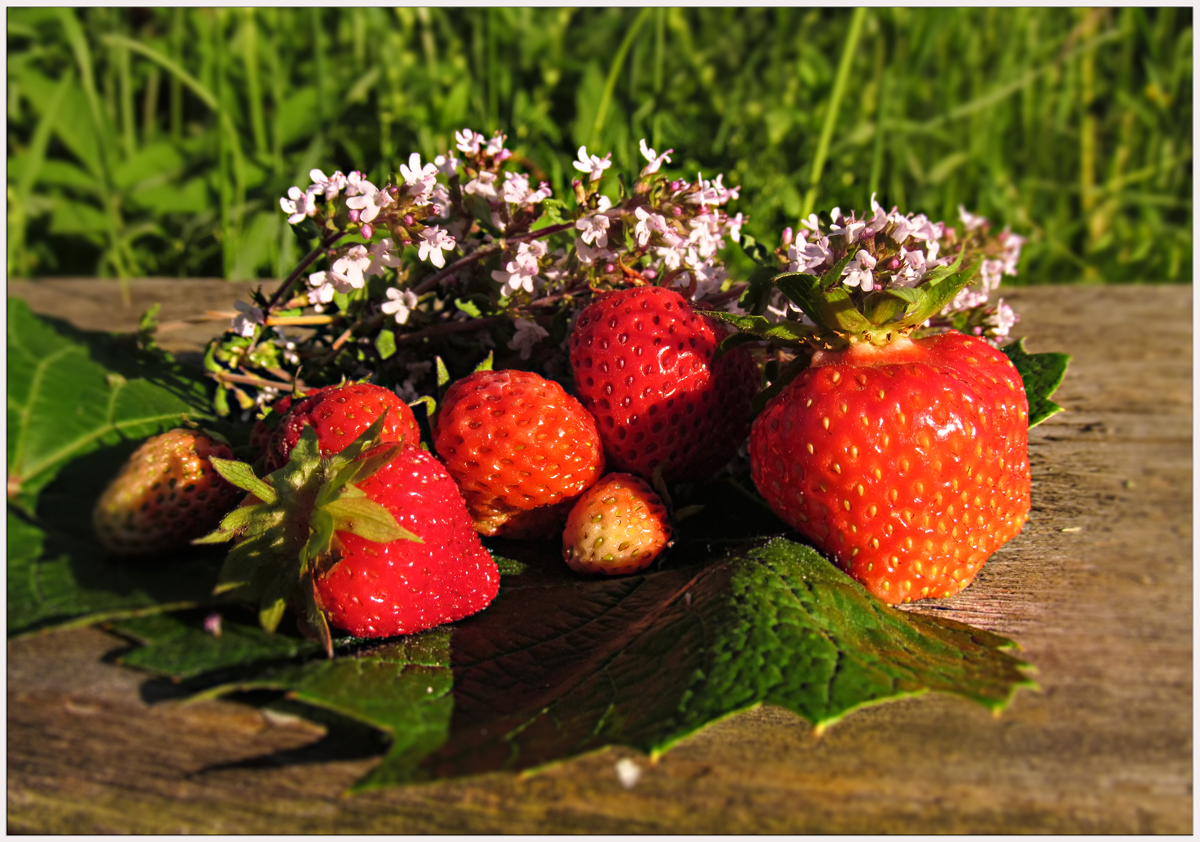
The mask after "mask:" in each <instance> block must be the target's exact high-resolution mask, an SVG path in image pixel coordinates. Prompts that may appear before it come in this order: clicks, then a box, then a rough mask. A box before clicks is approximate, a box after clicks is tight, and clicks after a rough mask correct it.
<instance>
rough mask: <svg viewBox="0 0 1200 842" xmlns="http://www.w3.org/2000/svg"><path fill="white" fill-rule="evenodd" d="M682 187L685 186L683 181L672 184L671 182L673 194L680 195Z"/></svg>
mask: <svg viewBox="0 0 1200 842" xmlns="http://www.w3.org/2000/svg"><path fill="white" fill-rule="evenodd" d="M682 186H683V182H682V181H672V182H671V185H670V189H671V192H672V193H678V192H679V188H680V187H682Z"/></svg>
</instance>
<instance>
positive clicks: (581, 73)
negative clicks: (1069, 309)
mask: <svg viewBox="0 0 1200 842" xmlns="http://www.w3.org/2000/svg"><path fill="white" fill-rule="evenodd" d="M1191 56H1192V11H1191V9H1188V8H1159V9H1150V8H1132V7H1131V8H1123V9H1111V8H1101V9H1067V8H990V9H985V8H961V9H932V8H931V9H909V8H894V9H889V8H876V9H868V10H864V11H859V12H852V11H849V10H841V9H804V8H763V9H745V8H724V9H707V8H693V9H681V8H655V9H629V8H624V9H623V8H608V9H571V8H563V9H549V8H546V9H542V8H486V9H485V8H477V9H476V8H465V9H449V8H445V9H444V8H427V9H413V8H402V9H396V10H388V9H382V8H345V9H342V8H327V9H286V8H280V9H271V8H258V9H230V8H216V9H209V8H173V9H109V8H88V9H44V8H24V9H13V10H11V12H10V14H9V16H8V83H9V97H8V103H9V113H8V118H9V120H8V125H9V135H8V137H9V144H8V148H9V158H8V165H9V166H8V171H9V189H8V197H9V198H8V209H9V219H8V249H9V250H8V257H9V272H10V275H14V276H38V275H48V274H65V273H71V274H100V275H114V274H115V275H118V276H121V277H130V276H135V275H139V274H140V275H163V276H170V275H191V276H213V275H216V276H224V277H228V278H253V277H276V278H279V277H283V276H284V275H286V273H287V272H288V271H289V269H290V268H291V267H292V265H294V263H295V261H296V260H297V259H298V257H299V256H300V255H301V254H302V253H303V251H304V250H305V249H304V248H302V246H304V245H306V244H298V243H297V242H296V238H295V236H294V234H293V232H292V231H290V230H288V229H289V228H290V226H288V225H287V224H286V220H285V218H284V216H283V214H282V213H281V212H280V209H279V205H278V200H279V197H280V196H282V195H283V194H284V193H285V191H286V190H287V188H288V187H289V186H291V185H293V184H300V185H304V184H306V183H307V180H306V173H307V172H308V170H309V169H310V168H312V167H321V168H323V169H325V170H326V172H330V171H332V170H333V169H342V170H344V171H347V172H348V171H350V170H351V169H360V170H363V171H364V172H366V173H367V174H368V175H369V176H370V177H372V178H373V179H376V180H377V181H378V182H380V183H382V181H383V180H384V178H383V175H384V173H389V172H390V173H394V172H395V171H396V168H397V167H398V165H399V164H400V163H401V162H403V161H406V160H407V157H408V155H409V153H410V152H412V151H418V152H420V153H421V155H422V156H423V159H425V160H428V159H429V158H431V157H432V156H433V155H435V154H438V153H442V152H445V151H446V150H447V149H449V148H451V147H452V146H453V132H454V131H455V130H459V129H462V128H464V127H468V126H469V127H472V128H474V129H476V130H479V131H482V132H484V133H486V134H490V133H491V132H492V131H494V130H503V131H505V132H507V133H508V134H509V136H510V140H509V146H510V147H511V148H513V149H515V150H516V152H517V154H518V155H519V156H521V157H522V159H523V164H524V163H526V162H527V165H528V168H529V169H530V170H531V171H532V173H533V175H534V178H535V180H539V179H541V178H545V179H546V180H547V181H549V182H550V184H551V186H552V187H553V189H554V191H555V195H556V196H560V197H561V196H563V195H565V194H566V193H567V192H568V191H569V189H570V180H571V178H573V177H574V176H575V175H576V173H575V171H574V169H573V168H572V167H571V163H570V162H571V160H572V157H573V151H574V150H575V148H576V147H578V146H579V145H581V144H587V145H588V146H589V151H592V152H597V151H599V152H600V153H601V154H603V152H605V151H612V153H613V161H614V165H615V168H616V169H617V170H619V171H623V172H625V173H627V174H633V173H635V172H636V171H637V170H638V169H639V168H640V167H641V166H642V164H643V162H642V160H641V158H640V156H639V155H638V152H637V142H638V140H639V138H641V137H645V138H646V139H647V141H648V142H649V143H650V145H651V146H652V147H653V148H655V149H659V150H663V149H665V148H668V147H671V148H674V149H675V150H676V154H675V156H674V159H673V163H672V164H671V165H668V166H669V167H670V168H672V169H676V170H678V171H679V172H681V173H682V174H684V175H687V176H688V177H694V176H695V173H696V172H697V171H701V172H703V173H705V174H706V175H707V176H709V177H712V176H713V175H714V174H715V173H717V172H724V173H725V180H726V183H727V184H736V185H741V186H742V188H743V190H742V199H741V207H740V209H741V210H743V211H744V212H746V213H747V214H748V216H749V217H750V219H749V222H748V223H747V226H746V228H745V231H746V233H747V234H751V235H753V236H754V237H756V238H758V239H760V240H762V241H763V242H765V243H767V244H769V245H772V246H773V245H774V244H776V243H778V240H779V236H780V232H781V230H782V229H783V227H784V226H788V225H791V226H793V227H794V226H795V225H796V224H797V221H798V219H799V218H800V216H801V214H802V211H804V210H806V209H808V208H814V209H818V210H820V209H828V208H831V207H833V206H835V205H840V206H841V207H843V208H849V207H859V208H862V207H866V206H867V204H868V202H869V199H870V196H871V195H872V193H878V197H879V200H880V202H881V203H882V204H884V205H885V206H889V207H890V206H891V205H893V204H895V205H898V206H899V207H900V208H901V209H902V210H906V211H908V210H912V211H919V212H925V213H927V214H929V216H930V217H932V218H935V219H938V218H941V219H945V220H946V221H947V222H950V223H952V224H953V223H955V222H956V221H957V206H958V205H959V204H960V203H961V204H963V205H965V206H967V207H968V208H969V209H970V210H972V211H974V212H976V213H981V214H983V215H984V216H987V217H988V218H990V219H992V220H994V221H996V222H997V223H998V224H1001V225H1003V224H1008V225H1011V226H1012V227H1013V229H1014V230H1015V231H1017V232H1018V233H1020V234H1022V235H1028V236H1029V242H1028V244H1027V245H1026V247H1025V252H1024V260H1023V266H1022V273H1021V276H1020V278H1018V279H1017V281H1018V282H1040V283H1047V282H1049V283H1068V282H1076V281H1165V280H1174V281H1182V282H1187V281H1189V280H1190V278H1191V264H1192V243H1191V230H1192V222H1191V195H1192V176H1191V161H1192V134H1191V127H1192V120H1193V115H1192V58H1191ZM834 106H836V107H834ZM737 209H738V208H735V211H736V210H737ZM738 257H741V256H740V255H739V256H738ZM743 259H744V258H743ZM751 270H752V265H751V264H750V263H749V261H748V260H746V261H745V264H744V265H741V266H740V271H742V272H743V273H744V274H745V275H749V273H750V272H751Z"/></svg>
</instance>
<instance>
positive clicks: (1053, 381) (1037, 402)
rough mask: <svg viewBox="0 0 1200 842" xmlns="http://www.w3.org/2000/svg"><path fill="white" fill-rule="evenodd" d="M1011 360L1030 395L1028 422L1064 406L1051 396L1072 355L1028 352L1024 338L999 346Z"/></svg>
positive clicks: (1035, 421) (1053, 413) (1032, 421)
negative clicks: (1051, 398)
mask: <svg viewBox="0 0 1200 842" xmlns="http://www.w3.org/2000/svg"><path fill="white" fill-rule="evenodd" d="M1000 350H1001V351H1003V352H1004V353H1005V354H1006V355H1007V356H1008V358H1009V359H1010V360H1012V364H1013V365H1014V366H1016V368H1017V371H1018V372H1020V374H1021V379H1022V380H1024V381H1025V396H1026V397H1027V398H1029V426H1030V427H1032V426H1034V425H1036V424H1040V423H1042V422H1043V421H1045V420H1046V419H1047V418H1049V417H1050V416H1051V415H1055V414H1057V413H1059V412H1062V411H1063V408H1062V407H1061V406H1059V405H1058V404H1056V403H1055V402H1054V401H1052V400H1050V396H1051V395H1053V394H1054V392H1055V390H1056V389H1058V387H1059V385H1060V384H1061V383H1062V381H1063V378H1064V377H1066V375H1067V364H1068V363H1070V361H1071V357H1070V356H1069V355H1068V354H1058V353H1049V354H1029V353H1026V351H1025V340H1024V339H1018V340H1017V341H1016V342H1013V343H1011V344H1010V345H1006V346H1005V347H1003V348H1001V349H1000Z"/></svg>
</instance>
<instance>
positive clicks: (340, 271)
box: [329, 243, 372, 292]
mask: <svg viewBox="0 0 1200 842" xmlns="http://www.w3.org/2000/svg"><path fill="white" fill-rule="evenodd" d="M371 261H372V257H371V254H370V253H369V252H368V251H367V248H366V246H364V245H362V244H361V243H355V244H354V245H352V246H350V248H349V249H347V250H346V253H345V254H344V255H342V256H341V257H339V258H338V259H337V260H335V261H333V266H331V267H330V268H329V280H331V281H332V282H333V285H334V287H335V288H336V289H337V291H338V292H349V291H350V290H352V289H362V287H363V284H365V283H366V279H365V278H364V277H363V273H365V272H366V270H367V269H368V267H370V265H371Z"/></svg>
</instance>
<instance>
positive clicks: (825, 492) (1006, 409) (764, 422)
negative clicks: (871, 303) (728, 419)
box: [750, 333, 1030, 603]
mask: <svg viewBox="0 0 1200 842" xmlns="http://www.w3.org/2000/svg"><path fill="white" fill-rule="evenodd" d="M1028 413H1029V405H1028V401H1027V400H1026V396H1025V389H1024V385H1023V383H1022V380H1021V377H1020V375H1019V374H1018V373H1017V371H1016V369H1015V368H1014V367H1013V365H1012V363H1011V362H1009V360H1008V358H1007V357H1006V356H1005V355H1004V354H1002V353H1000V352H999V351H997V350H995V349H994V348H992V347H991V346H989V345H988V344H987V343H985V342H982V341H980V340H978V339H974V338H972V337H968V336H964V335H963V334H960V333H949V334H943V335H940V336H932V337H929V338H925V339H918V340H915V341H910V340H908V339H898V340H897V341H894V342H892V343H890V344H885V345H883V346H881V347H875V346H873V345H871V344H869V343H859V344H852V345H850V346H849V347H848V348H846V349H844V350H840V351H823V352H818V353H817V354H816V356H815V357H814V358H813V361H812V366H811V367H810V368H808V369H807V370H805V371H803V372H801V373H800V374H799V375H798V376H797V377H796V378H795V379H794V380H793V381H792V382H791V383H790V384H789V385H788V386H787V387H786V388H785V389H784V390H783V391H782V392H781V393H780V394H778V395H777V396H776V397H774V398H773V399H772V400H771V401H770V402H769V403H768V404H767V406H766V409H765V411H764V412H763V413H762V415H760V416H759V417H758V418H757V419H756V420H755V422H754V428H753V431H752V432H751V436H750V463H751V468H752V472H753V473H752V476H753V478H754V483H755V485H756V486H757V487H758V490H759V492H760V493H761V494H762V495H763V497H764V498H765V499H766V501H767V502H768V503H769V504H770V506H771V508H772V509H774V510H775V512H776V513H777V514H778V515H779V516H780V517H781V518H783V520H785V521H786V522H787V523H788V524H790V525H791V526H793V527H794V528H796V529H797V530H799V531H800V532H801V533H803V534H804V535H805V536H806V537H807V538H809V540H811V541H812V542H813V543H814V545H815V546H816V547H817V548H818V549H819V550H821V551H822V552H824V553H826V554H827V555H830V556H832V557H833V558H834V559H835V560H836V561H837V563H838V564H839V565H840V566H841V567H843V568H844V569H845V570H846V571H847V572H848V573H850V575H851V576H853V577H854V578H855V579H857V580H858V581H860V582H862V583H863V584H864V585H866V587H867V588H868V589H869V590H870V591H871V592H872V593H874V594H875V595H876V596H877V597H879V598H880V599H882V600H883V601H885V602H888V603H898V602H909V601H911V600H914V599H921V598H923V597H927V596H928V597H945V596H951V595H953V594H955V593H957V592H958V591H959V590H961V589H962V588H965V587H966V586H967V585H968V584H969V583H970V582H971V580H972V579H974V577H975V574H976V573H977V572H978V571H979V569H980V567H981V566H982V565H983V563H984V561H985V560H986V559H987V558H988V557H989V556H990V555H991V554H992V552H994V551H995V550H996V548H997V547H999V546H1001V545H1002V544H1004V543H1005V542H1007V541H1008V540H1010V539H1011V538H1013V537H1014V536H1015V535H1016V534H1017V533H1019V532H1020V531H1021V528H1022V526H1023V525H1024V523H1025V520H1026V517H1027V515H1028V513H1029V507H1030V472H1029V458H1028V439H1029V433H1028V423H1029V415H1028Z"/></svg>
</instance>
